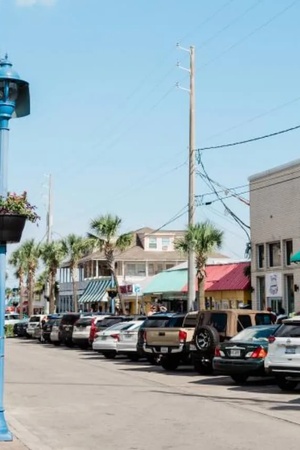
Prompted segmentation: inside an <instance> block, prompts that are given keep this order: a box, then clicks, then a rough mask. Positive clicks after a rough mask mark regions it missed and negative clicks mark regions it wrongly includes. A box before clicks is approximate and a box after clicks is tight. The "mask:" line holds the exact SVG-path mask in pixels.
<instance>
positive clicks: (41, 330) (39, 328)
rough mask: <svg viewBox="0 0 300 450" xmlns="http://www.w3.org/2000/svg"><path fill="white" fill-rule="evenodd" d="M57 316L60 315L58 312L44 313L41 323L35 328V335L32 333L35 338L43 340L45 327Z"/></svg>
mask: <svg viewBox="0 0 300 450" xmlns="http://www.w3.org/2000/svg"><path fill="white" fill-rule="evenodd" d="M56 317H58V315H57V314H48V315H44V316H43V317H42V320H41V321H40V323H39V324H38V325H37V326H36V327H35V329H34V331H33V335H32V337H33V339H37V340H38V341H40V342H43V341H44V340H45V338H44V329H45V327H46V325H47V324H48V322H49V321H50V320H52V319H55V318H56ZM46 334H47V333H46ZM49 334H50V333H49Z"/></svg>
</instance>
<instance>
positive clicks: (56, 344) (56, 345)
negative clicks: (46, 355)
mask: <svg viewBox="0 0 300 450" xmlns="http://www.w3.org/2000/svg"><path fill="white" fill-rule="evenodd" d="M52 344H53V345H55V347H58V346H59V345H60V342H59V341H52Z"/></svg>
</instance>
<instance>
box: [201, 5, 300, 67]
mask: <svg viewBox="0 0 300 450" xmlns="http://www.w3.org/2000/svg"><path fill="white" fill-rule="evenodd" d="M298 1H299V0H294V1H293V2H292V3H290V4H289V5H287V6H286V7H285V8H283V9H282V10H280V11H279V12H278V13H276V14H274V16H272V17H271V18H270V19H269V20H267V21H266V22H264V23H263V24H261V25H259V26H258V27H256V28H255V29H254V30H252V31H251V32H250V33H248V34H247V35H246V36H244V37H242V38H241V39H240V40H238V41H237V42H235V43H234V44H232V45H231V46H230V47H228V48H227V49H225V50H224V51H223V52H222V53H220V54H219V55H217V56H216V57H214V58H212V59H211V60H209V61H208V62H207V63H205V64H203V65H202V66H200V68H199V69H204V67H207V66H209V65H210V64H212V63H213V62H215V61H217V60H218V59H220V58H221V57H222V56H224V55H225V54H226V53H228V52H230V51H231V50H233V49H234V48H235V47H237V46H238V45H240V44H241V43H243V42H245V41H246V40H247V39H249V38H250V37H252V36H253V35H254V34H256V33H257V32H258V31H260V30H262V29H263V28H265V27H266V26H268V25H269V24H270V23H271V22H273V21H274V20H275V19H277V18H278V17H280V16H281V15H282V14H284V13H285V12H286V11H288V10H289V9H290V8H292V7H293V6H294V5H295V4H296V3H297V2H298Z"/></svg>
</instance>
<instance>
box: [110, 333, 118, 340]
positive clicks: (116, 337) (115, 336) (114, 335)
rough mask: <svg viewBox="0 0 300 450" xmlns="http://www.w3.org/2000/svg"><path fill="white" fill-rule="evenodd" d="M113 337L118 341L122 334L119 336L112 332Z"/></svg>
mask: <svg viewBox="0 0 300 450" xmlns="http://www.w3.org/2000/svg"><path fill="white" fill-rule="evenodd" d="M111 337H112V338H113V339H116V340H117V341H119V340H120V336H119V335H118V334H111Z"/></svg>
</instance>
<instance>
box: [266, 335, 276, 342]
mask: <svg viewBox="0 0 300 450" xmlns="http://www.w3.org/2000/svg"><path fill="white" fill-rule="evenodd" d="M275 341H276V338H275V336H269V337H268V342H269V344H273V342H275Z"/></svg>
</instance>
